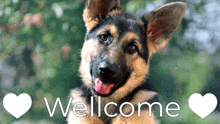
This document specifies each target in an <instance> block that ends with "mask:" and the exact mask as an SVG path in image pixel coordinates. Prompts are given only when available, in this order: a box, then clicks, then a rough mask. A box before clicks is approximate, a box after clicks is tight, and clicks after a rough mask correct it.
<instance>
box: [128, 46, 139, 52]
mask: <svg viewBox="0 0 220 124" xmlns="http://www.w3.org/2000/svg"><path fill="white" fill-rule="evenodd" d="M136 51H137V46H136V45H130V46H128V52H129V53H134V52H136Z"/></svg>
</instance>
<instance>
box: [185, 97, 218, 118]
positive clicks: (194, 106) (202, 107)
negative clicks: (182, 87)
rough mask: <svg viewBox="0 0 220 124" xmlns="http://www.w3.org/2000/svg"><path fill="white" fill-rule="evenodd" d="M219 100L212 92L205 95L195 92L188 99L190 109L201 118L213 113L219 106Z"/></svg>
mask: <svg viewBox="0 0 220 124" xmlns="http://www.w3.org/2000/svg"><path fill="white" fill-rule="evenodd" d="M217 102H218V101H217V98H216V97H215V95H213V94H211V93H207V94H206V95H204V96H202V95H200V94H199V93H195V94H193V95H191V96H190V97H189V100H188V104H189V107H190V109H191V110H192V111H193V112H195V113H196V114H197V115H198V116H200V117H201V118H205V117H206V116H208V115H209V114H210V113H212V111H214V110H215V108H216V106H217Z"/></svg>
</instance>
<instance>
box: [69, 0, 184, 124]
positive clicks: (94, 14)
mask: <svg viewBox="0 0 220 124" xmlns="http://www.w3.org/2000/svg"><path fill="white" fill-rule="evenodd" d="M185 10H186V5H185V4H184V3H181V2H175V3H170V4H167V5H164V6H162V7H160V8H158V9H156V10H154V11H152V12H151V13H149V14H147V15H144V16H143V17H140V18H136V17H134V16H132V15H130V14H127V13H124V12H122V11H121V8H120V1H119V0H87V2H86V7H85V9H84V13H83V19H84V21H85V25H86V28H87V33H86V36H85V42H84V45H83V48H82V51H81V58H82V60H81V65H80V74H81V77H82V82H83V84H82V86H81V87H79V88H76V89H73V90H72V91H71V97H72V98H73V101H72V105H74V104H75V103H76V102H83V103H85V104H86V105H87V107H88V109H87V111H83V112H82V113H86V114H87V116H86V117H81V118H80V117H76V116H74V114H73V112H72V110H71V109H70V112H69V116H68V119H67V121H68V123H69V124H110V123H112V124H134V123H135V124H154V123H155V117H154V115H153V116H151V117H149V116H148V109H147V108H144V107H142V112H141V117H138V116H137V111H135V113H134V114H133V115H132V116H131V117H123V116H122V115H120V114H119V112H118V110H119V106H120V104H121V103H123V102H130V103H132V104H133V105H134V106H135V107H137V104H138V102H151V101H153V100H154V99H155V98H156V96H157V93H156V92H155V91H153V88H152V86H151V84H150V82H149V80H148V78H147V74H148V68H149V60H150V58H151V56H152V54H153V53H155V52H156V51H157V50H159V49H160V48H162V47H164V46H165V45H166V44H167V42H168V41H169V39H170V38H171V36H172V34H173V33H174V32H175V31H176V29H177V27H178V26H179V24H180V22H181V20H182V18H183V15H184V12H185ZM103 35H104V36H103ZM100 37H101V38H100ZM103 61H104V62H106V61H107V62H108V63H111V64H110V66H111V68H110V70H111V72H114V74H112V75H111V76H105V77H106V78H108V79H105V78H103V76H102V77H100V79H103V80H104V81H103V82H104V83H107V84H108V83H114V84H115V85H114V86H115V87H113V88H112V89H111V92H110V93H109V94H106V95H103V94H99V93H97V92H95V90H94V87H93V85H94V78H97V77H96V76H97V75H98V77H99V75H100V74H99V73H98V74H97V67H99V66H100V63H101V62H103ZM91 96H94V101H95V102H94V116H93V117H90V113H91V112H90V100H91ZM98 96H101V101H102V103H101V105H102V106H101V108H102V115H101V117H98V115H97V99H98ZM108 102H115V103H117V104H118V106H117V107H115V106H109V108H108V113H109V114H114V113H118V115H117V116H116V117H115V118H110V117H107V116H106V115H105V114H104V112H103V107H104V105H105V104H106V103H108ZM79 108H80V106H79ZM123 112H124V113H125V114H126V113H128V114H129V113H130V112H131V108H130V107H129V106H125V107H124V108H123ZM79 113H80V112H79ZM82 113H81V114H82Z"/></svg>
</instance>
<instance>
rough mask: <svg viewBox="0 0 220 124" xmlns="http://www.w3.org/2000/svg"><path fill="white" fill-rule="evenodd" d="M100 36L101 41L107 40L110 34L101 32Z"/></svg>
mask: <svg viewBox="0 0 220 124" xmlns="http://www.w3.org/2000/svg"><path fill="white" fill-rule="evenodd" d="M98 37H99V39H100V40H101V41H106V40H107V39H108V35H107V34H101V35H99V36H98Z"/></svg>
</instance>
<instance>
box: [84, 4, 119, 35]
mask: <svg viewBox="0 0 220 124" xmlns="http://www.w3.org/2000/svg"><path fill="white" fill-rule="evenodd" d="M113 11H115V12H113ZM111 12H112V13H120V12H121V8H120V0H87V1H86V6H85V9H84V12H83V19H84V22H85V24H86V27H87V31H89V30H90V29H91V28H93V27H94V26H95V25H97V24H98V23H99V21H100V20H101V19H104V18H105V17H106V16H107V15H108V14H110V13H111Z"/></svg>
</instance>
